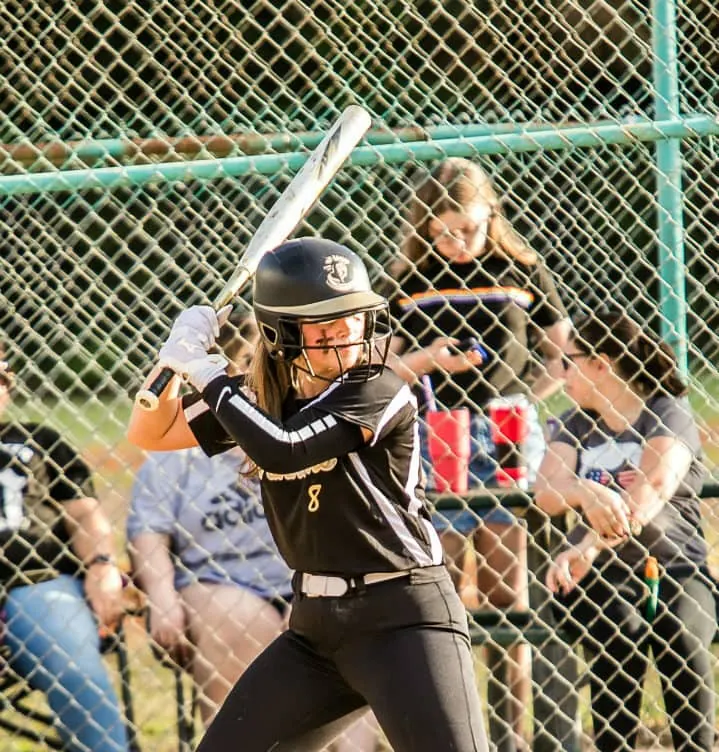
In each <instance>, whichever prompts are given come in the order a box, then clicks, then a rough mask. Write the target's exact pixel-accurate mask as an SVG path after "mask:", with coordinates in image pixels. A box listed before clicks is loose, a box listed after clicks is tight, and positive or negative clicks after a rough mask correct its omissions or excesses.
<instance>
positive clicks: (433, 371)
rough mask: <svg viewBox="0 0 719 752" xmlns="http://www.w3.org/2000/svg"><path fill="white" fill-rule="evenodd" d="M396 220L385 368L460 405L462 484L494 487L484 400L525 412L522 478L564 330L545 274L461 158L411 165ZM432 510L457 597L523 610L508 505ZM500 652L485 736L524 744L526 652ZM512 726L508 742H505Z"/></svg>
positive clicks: (522, 553)
mask: <svg viewBox="0 0 719 752" xmlns="http://www.w3.org/2000/svg"><path fill="white" fill-rule="evenodd" d="M406 226H407V232H406V235H405V238H404V242H403V244H402V249H401V250H402V256H401V257H400V260H399V261H398V262H396V263H395V265H394V266H393V269H392V273H391V276H392V278H393V279H395V280H397V282H396V292H395V294H394V295H393V296H392V314H393V317H394V319H395V321H396V322H397V325H396V332H395V334H396V340H395V343H394V344H393V349H395V351H396V352H397V354H398V355H399V357H396V358H394V359H393V360H390V365H391V366H392V367H393V368H395V370H396V371H397V373H398V374H399V375H401V376H402V377H403V378H405V379H406V380H407V381H408V383H410V384H414V383H416V381H417V379H418V378H419V377H422V376H424V375H425V374H427V375H429V376H430V378H431V382H432V384H433V386H434V394H435V397H436V401H437V403H438V405H439V407H440V408H445V409H454V408H458V407H466V408H468V409H469V411H470V413H471V416H472V417H471V421H472V423H471V431H472V456H471V459H470V464H469V487H470V488H477V487H481V486H482V485H483V484H484V485H487V486H493V485H495V484H496V469H497V452H496V449H495V446H494V442H493V440H492V436H491V428H490V424H489V420H488V406H489V402H490V400H492V399H493V398H496V397H502V398H505V399H506V400H507V401H510V402H512V403H516V404H518V405H521V406H522V407H523V408H524V410H525V411H526V415H527V420H528V437H527V440H526V441H525V442H524V445H523V447H522V451H523V455H524V460H525V461H526V464H527V466H528V467H527V469H528V480H529V482H530V483H531V482H532V481H533V480H534V477H535V475H536V471H537V468H538V467H539V463H540V462H541V460H542V455H543V453H544V448H545V444H544V436H543V431H542V426H541V424H540V421H539V416H538V413H537V409H536V406H535V405H534V404H533V401H534V400H536V399H542V398H545V397H547V396H549V395H550V394H551V393H552V392H553V391H556V390H557V389H559V388H560V386H561V379H560V377H561V376H562V373H561V369H560V367H559V355H560V354H561V348H562V346H563V344H564V343H565V342H566V339H567V336H568V333H569V321H568V318H567V313H566V311H565V309H564V306H563V304H562V301H561V299H560V297H559V294H558V292H557V289H556V287H555V284H554V282H553V280H552V277H551V276H550V274H549V272H548V271H547V269H546V267H545V266H544V264H543V262H542V260H541V258H540V257H539V256H538V255H537V254H536V253H535V252H534V251H533V250H532V249H531V248H530V247H529V246H528V245H527V243H526V242H525V241H524V240H523V239H522V238H521V237H520V236H519V235H518V234H517V233H516V232H515V231H514V229H513V228H512V226H511V225H510V224H509V222H508V221H507V219H506V218H505V216H504V214H503V212H502V210H501V208H500V205H499V197H498V195H497V192H496V191H495V189H494V187H493V185H492V183H491V181H490V180H489V178H488V176H487V175H486V174H485V172H484V171H483V170H482V169H481V168H480V167H479V165H477V164H475V163H473V162H469V161H468V160H465V159H454V158H453V159H447V160H444V161H442V162H440V163H439V164H438V165H437V166H436V167H435V168H434V169H433V170H432V171H431V172H430V173H429V174H427V173H426V172H424V171H422V172H421V173H420V175H419V177H418V178H417V180H416V188H415V193H414V196H413V198H412V201H411V204H410V209H409V217H408V222H407V224H406ZM400 334H401V336H399V335H400ZM471 338H475V340H476V341H477V342H478V343H479V345H481V348H475V349H474V350H473V349H468V351H467V352H464V353H453V352H452V350H451V347H450V345H451V344H452V343H456V342H459V341H462V340H471ZM537 353H539V354H541V355H543V356H544V358H545V364H544V365H541V364H540V363H539V361H538V359H537ZM530 382H532V383H530ZM427 454H428V452H427V451H426V448H425V456H427ZM428 464H429V463H428ZM429 474H430V476H431V466H430V471H429ZM433 519H434V523H435V526H436V528H437V530H438V531H439V532H440V533H441V539H442V545H443V547H444V550H445V551H446V553H447V555H448V557H449V559H450V564H451V571H452V573H453V576H454V578H455V583H456V585H457V588H458V590H459V592H460V594H461V595H462V597H463V600H464V601H465V603H466V604H467V605H468V606H470V607H474V608H477V607H481V606H484V605H485V603H486V602H487V601H488V603H489V604H490V605H491V606H495V607H498V608H513V609H518V608H526V607H527V605H528V603H527V600H528V596H527V535H526V530H525V528H524V527H523V526H522V525H521V524H519V523H518V522H517V520H516V519H515V517H514V516H513V515H512V513H511V512H510V511H509V510H507V509H503V508H502V507H500V506H499V505H497V506H495V507H494V508H490V509H484V510H481V511H478V512H474V511H472V510H470V509H466V510H458V511H444V512H442V513H441V514H436V515H434V517H433ZM468 539H469V540H468ZM510 655H511V657H510V658H509V659H505V657H504V655H503V651H501V650H499V649H495V648H494V647H492V646H489V647H488V649H487V661H488V664H489V665H491V666H492V667H493V673H494V674H495V677H496V678H497V679H499V680H500V682H501V683H500V682H497V681H494V682H492V683H491V686H490V696H492V694H493V693H494V692H495V690H497V698H496V700H495V699H492V700H490V702H491V704H492V706H493V707H496V708H497V713H498V715H497V717H496V718H497V721H496V723H495V722H494V720H493V721H492V722H490V733H491V736H492V739H493V741H495V742H499V741H500V740H501V739H503V738H504V739H505V743H504V744H503V746H502V749H513V748H514V747H515V746H517V747H520V748H521V747H523V746H524V744H523V741H522V732H521V727H522V726H523V724H524V719H525V707H526V704H527V702H528V698H529V685H530V681H529V670H528V666H527V663H528V654H527V649H526V647H525V646H515V647H513V648H511V650H510ZM501 684H505V685H506V686H507V687H510V688H511V689H512V693H513V695H514V700H513V701H509V700H508V699H507V698H506V697H504V696H503V694H504V693H503V692H502V690H501ZM507 706H509V709H508V710H502V709H503V708H506V707H507ZM502 717H504V719H505V720H506V721H507V723H508V725H509V726H510V727H511V729H509V730H508V729H507V728H506V724H504V723H503V722H502ZM495 725H496V726H497V728H496V730H495V728H494V727H495ZM512 729H513V730H512ZM512 733H513V734H514V736H515V744H507V743H506V740H507V737H508V736H509V735H511V734H512Z"/></svg>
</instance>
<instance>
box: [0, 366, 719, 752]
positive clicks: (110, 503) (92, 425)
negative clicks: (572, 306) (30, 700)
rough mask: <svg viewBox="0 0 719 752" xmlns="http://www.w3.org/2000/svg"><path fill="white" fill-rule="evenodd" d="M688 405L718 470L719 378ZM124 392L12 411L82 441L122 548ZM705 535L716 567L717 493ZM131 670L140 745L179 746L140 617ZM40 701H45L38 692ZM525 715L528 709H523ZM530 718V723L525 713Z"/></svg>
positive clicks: (130, 452) (649, 704)
mask: <svg viewBox="0 0 719 752" xmlns="http://www.w3.org/2000/svg"><path fill="white" fill-rule="evenodd" d="M692 404H693V407H694V409H695V411H696V414H697V416H698V417H699V421H700V424H701V427H702V432H703V438H704V445H705V448H706V455H707V458H706V464H707V467H708V468H710V469H712V470H713V471H714V472H715V473H719V379H714V380H711V381H705V382H704V383H702V384H701V385H700V386H699V389H697V390H695V391H694V393H693V395H692ZM565 405H566V403H564V402H563V401H562V400H561V399H559V400H555V401H554V402H553V403H552V404H550V405H548V410H549V411H551V412H556V411H558V410H561V409H562V408H563V407H564V406H565ZM129 408H130V405H129V402H128V400H127V399H122V400H116V401H114V402H111V403H108V404H102V403H100V402H97V401H96V402H92V403H89V404H85V405H82V406H80V405H71V404H68V403H58V404H57V405H54V406H50V407H48V408H46V409H41V408H40V407H39V406H36V405H28V406H25V407H24V408H23V409H22V410H15V412H14V415H15V417H18V418H21V419H25V420H38V421H42V422H45V423H48V424H51V425H53V426H55V427H56V428H58V430H59V431H60V432H61V433H62V434H63V435H64V436H66V437H67V438H68V439H69V440H70V441H71V442H72V443H73V444H74V445H75V446H77V447H79V448H80V449H81V451H82V453H83V455H84V456H85V457H86V459H87V460H88V462H89V463H90V464H91V466H92V467H93V468H94V470H95V480H96V484H97V492H98V496H99V497H100V499H101V501H102V503H103V505H104V507H105V509H106V511H107V513H108V515H109V516H110V518H111V519H112V521H113V524H114V527H115V531H116V538H117V544H118V549H119V550H121V551H122V550H124V545H125V535H124V529H125V518H126V514H127V501H128V498H129V494H130V490H131V486H132V480H133V476H134V472H135V470H136V469H137V467H138V466H139V464H140V462H141V461H142V453H141V452H140V451H139V450H137V449H136V448H134V447H133V446H131V445H130V444H129V443H128V442H127V441H126V440H125V438H124V431H125V426H126V425H127V418H128V414H129ZM705 517H706V531H707V537H708V540H709V542H710V546H711V547H712V557H711V558H712V564H713V565H715V566H716V567H717V569H718V570H719V500H709V501H707V502H706V507H705ZM127 631H128V643H129V646H130V656H131V658H130V660H131V673H132V688H133V696H134V704H135V715H136V721H137V724H138V726H139V729H140V742H141V745H142V748H143V750H144V751H145V752H150V751H151V752H170V751H171V750H173V751H174V750H176V749H177V740H176V736H175V699H174V683H173V676H172V673H171V672H170V671H169V670H167V669H166V668H163V667H162V666H161V665H160V664H159V663H158V661H157V660H156V659H155V658H154V657H153V655H152V653H151V651H150V649H149V646H148V642H147V638H146V635H145V631H144V627H143V625H142V624H141V623H140V621H139V620H137V619H131V620H129V622H128V624H127ZM477 657H478V662H477V665H478V671H479V675H480V686H481V687H484V686H486V682H485V678H484V669H483V665H482V663H481V659H480V651H479V650H478V651H477ZM582 696H583V698H584V722H585V728H587V727H588V703H587V697H586V692H585V691H584V690H583V695H582ZM660 697H661V695H660V692H659V687H658V681H657V680H656V678H652V679H651V680H650V682H649V685H648V691H647V694H646V701H645V708H644V718H645V721H646V725H647V729H648V731H647V734H646V742H647V744H646V748H649V747H651V745H652V740H654V741H656V739H659V738H661V737H662V734H663V729H664V723H663V719H662V711H661V707H662V706H661V699H660ZM38 702H39V703H40V704H41V705H42V704H43V702H44V701H43V700H42V699H41V698H39V699H38ZM528 719H529V716H528ZM528 722H530V721H529V720H528ZM37 749H38V746H37V744H36V743H34V742H25V741H22V740H19V739H13V738H11V736H10V735H9V733H8V732H6V731H3V730H0V752H35V751H36V750H37Z"/></svg>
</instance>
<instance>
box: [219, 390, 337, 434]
mask: <svg viewBox="0 0 719 752" xmlns="http://www.w3.org/2000/svg"><path fill="white" fill-rule="evenodd" d="M229 404H230V405H232V407H234V408H236V409H237V410H239V411H240V412H241V413H242V414H243V415H245V416H247V417H248V418H249V419H250V420H251V421H252V422H253V423H254V424H255V425H256V426H257V427H258V428H260V429H262V430H263V431H264V432H265V433H266V434H268V435H269V436H271V437H272V438H273V439H276V440H277V441H280V442H282V443H283V444H297V443H304V442H305V440H306V439H309V438H310V437H311V436H313V435H316V434H319V433H322V432H323V431H328V430H329V429H330V428H334V427H335V426H336V425H337V420H336V419H335V418H334V417H333V416H332V415H329V414H328V415H325V416H324V417H323V418H318V419H317V420H314V421H312V423H310V424H309V425H308V426H305V427H304V428H302V429H300V430H299V431H286V430H285V429H284V428H281V427H280V426H278V425H277V424H276V423H273V422H272V421H271V420H270V419H269V418H266V417H265V416H264V415H263V414H262V413H261V412H260V411H259V410H258V409H257V408H256V407H255V406H254V405H252V404H250V403H249V402H247V400H243V399H242V397H239V396H238V395H236V394H235V395H233V396H232V397H230V400H229Z"/></svg>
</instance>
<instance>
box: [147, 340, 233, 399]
mask: <svg viewBox="0 0 719 752" xmlns="http://www.w3.org/2000/svg"><path fill="white" fill-rule="evenodd" d="M159 364H160V365H161V366H162V367H163V368H170V369H171V370H173V371H174V372H175V373H176V374H177V375H178V376H179V377H180V378H181V379H182V380H183V381H186V382H188V383H190V384H192V386H194V387H195V389H197V391H198V392H203V391H204V390H205V387H206V386H207V385H208V384H209V383H210V382H211V381H212V380H214V379H216V378H217V377H218V376H224V375H225V374H226V373H227V366H228V361H227V359H226V358H223V357H222V355H208V354H207V353H206V352H204V351H203V350H202V348H195V347H188V345H187V343H186V342H185V341H184V340H183V341H180V342H170V341H168V342H167V344H165V345H163V346H162V347H161V348H160V357H159Z"/></svg>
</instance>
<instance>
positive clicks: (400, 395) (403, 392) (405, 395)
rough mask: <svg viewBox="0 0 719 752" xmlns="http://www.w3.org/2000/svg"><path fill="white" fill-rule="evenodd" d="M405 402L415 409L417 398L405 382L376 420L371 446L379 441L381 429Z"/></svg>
mask: <svg viewBox="0 0 719 752" xmlns="http://www.w3.org/2000/svg"><path fill="white" fill-rule="evenodd" d="M407 404H409V405H412V407H414V408H415V410H416V409H417V398H416V397H415V396H414V394H413V393H412V390H411V389H410V388H409V385H408V384H405V385H404V386H403V387H402V388H401V389H400V390H399V391H398V392H397V394H395V396H394V397H393V398H392V401H391V402H390V403H389V405H387V408H386V409H385V411H384V413H382V416H381V417H380V419H379V420H378V421H377V428H376V430H375V432H374V436H373V437H372V444H371V446H374V445H375V444H376V443H377V442H378V441H379V437H380V434H381V433H382V429H383V428H384V427H385V426H386V425H387V423H389V421H390V420H391V419H392V418H394V416H395V415H397V413H398V412H399V411H400V410H401V409H402V408H403V407H404V406H405V405H407Z"/></svg>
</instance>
